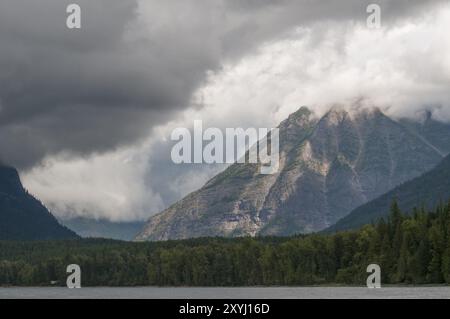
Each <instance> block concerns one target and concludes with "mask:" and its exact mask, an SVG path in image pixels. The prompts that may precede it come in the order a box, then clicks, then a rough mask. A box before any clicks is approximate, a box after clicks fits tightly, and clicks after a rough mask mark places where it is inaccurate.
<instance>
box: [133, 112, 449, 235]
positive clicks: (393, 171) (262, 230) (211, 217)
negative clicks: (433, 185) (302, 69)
mask: <svg viewBox="0 0 450 319" xmlns="http://www.w3.org/2000/svg"><path fill="white" fill-rule="evenodd" d="M279 128H280V170H279V171H278V173H277V174H274V175H259V174H258V166H257V165H251V164H234V165H232V166H230V167H229V168H228V169H226V170H225V171H224V172H222V173H221V174H219V175H217V176H216V177H214V178H213V179H212V180H210V181H209V182H208V183H206V185H205V186H204V187H202V188H201V189H200V190H198V191H196V192H194V193H191V194H189V195H188V196H186V197H185V198H184V199H182V200H181V201H179V202H177V203H175V204H174V205H172V206H171V207H169V208H168V209H166V210H165V211H163V212H162V213H160V214H158V215H156V216H153V217H152V218H150V220H149V221H148V223H147V225H146V226H145V227H144V229H143V230H142V232H141V233H140V234H139V235H138V236H137V238H136V239H137V240H166V239H182V238H189V237H201V236H248V235H250V236H255V235H290V234H294V233H309V232H314V231H319V230H322V229H325V228H327V227H328V226H330V225H332V224H334V223H335V222H337V221H338V220H339V219H341V218H342V217H344V216H346V215H347V214H348V213H350V212H351V211H352V210H353V209H355V208H356V207H358V206H360V205H362V204H363V203H366V202H368V201H370V200H372V199H374V198H376V197H378V196H380V195H381V194H383V193H385V192H386V191H388V190H390V189H392V188H393V187H395V186H397V185H399V184H401V183H403V182H405V181H407V180H409V179H411V178H414V177H416V176H419V175H420V174H422V173H423V172H426V171H428V170H429V169H431V168H432V167H434V166H435V165H436V164H437V163H438V162H439V161H440V160H441V159H442V158H443V154H444V153H446V149H443V148H442V146H441V145H434V144H433V143H434V142H433V141H432V140H430V139H428V138H425V137H424V136H422V135H420V132H419V131H418V130H414V129H412V128H410V127H407V126H405V125H403V124H402V123H400V122H397V121H394V120H392V119H390V118H389V117H387V116H386V115H384V114H383V113H382V112H381V111H380V110H379V109H376V108H374V109H370V110H364V111H360V112H357V113H352V112H347V111H345V110H344V109H341V108H333V109H332V110H330V111H329V112H328V113H327V114H325V116H323V117H322V118H320V119H317V118H315V117H314V115H313V114H312V113H311V112H310V111H309V110H308V109H307V108H304V107H303V108H301V109H300V110H299V111H297V112H296V113H294V114H292V115H290V116H289V118H288V119H286V120H285V121H283V122H282V123H281V124H280V126H279ZM444 142H445V141H444ZM444 144H445V146H446V147H447V146H448V147H450V141H448V143H447V144H446V143H444Z"/></svg>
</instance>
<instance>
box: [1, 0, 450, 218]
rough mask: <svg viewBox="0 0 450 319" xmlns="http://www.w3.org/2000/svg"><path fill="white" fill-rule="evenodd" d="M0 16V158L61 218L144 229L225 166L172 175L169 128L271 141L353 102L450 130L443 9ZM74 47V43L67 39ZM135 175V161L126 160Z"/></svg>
mask: <svg viewBox="0 0 450 319" xmlns="http://www.w3.org/2000/svg"><path fill="white" fill-rule="evenodd" d="M78 2H79V4H80V6H81V8H82V12H86V16H85V17H84V20H83V24H82V26H83V27H82V30H79V31H81V32H78V31H74V32H72V31H69V30H67V29H65V14H62V15H61V12H62V13H65V7H66V5H67V4H68V3H69V2H66V1H54V0H44V1H40V2H39V3H36V2H35V1H31V0H30V1H28V0H27V1H24V0H22V1H20V0H19V1H17V0H16V1H12V0H6V1H2V3H1V4H0V41H1V46H0V70H1V71H2V72H0V158H2V159H4V160H5V161H6V162H9V163H10V164H12V165H15V166H17V167H19V168H20V169H21V170H22V176H23V179H24V181H25V184H26V186H27V187H28V188H29V189H30V190H31V192H32V193H34V194H36V195H37V196H38V197H39V198H41V199H42V200H43V201H44V202H45V203H46V204H47V205H49V206H50V207H51V208H52V209H53V211H54V212H55V214H57V215H59V216H76V215H83V216H90V217H96V218H109V219H112V220H133V219H143V218H146V217H148V216H149V215H150V214H153V213H156V212H157V211H159V210H161V209H162V208H163V207H165V206H167V205H169V204H170V203H172V202H173V201H175V200H177V199H179V198H180V197H182V196H183V195H185V194H186V193H188V192H190V191H192V190H194V189H195V188H197V187H199V186H200V185H202V183H204V182H205V181H206V180H207V179H208V178H209V177H211V176H212V175H213V174H214V173H215V172H217V171H218V170H220V169H223V168H224V167H223V166H216V167H209V166H207V167H202V166H190V165H187V166H183V165H182V166H180V165H175V164H173V163H171V162H170V146H171V143H170V142H169V141H167V140H165V139H168V138H169V136H170V132H171V129H172V128H174V127H179V126H185V127H190V126H191V125H192V123H193V120H194V119H201V120H203V122H204V123H206V124H205V125H208V126H213V127H219V128H225V127H273V126H274V125H277V124H278V123H279V122H280V121H281V120H283V119H284V118H285V117H286V116H287V115H288V114H289V113H291V112H293V111H295V110H296V109H297V108H298V107H299V106H301V105H308V106H310V107H311V108H313V109H314V110H315V111H316V112H317V113H319V114H320V113H322V112H324V110H326V109H327V108H328V107H329V106H330V105H332V104H336V103H340V104H351V103H352V102H353V101H355V100H360V99H362V98H363V99H364V101H365V103H367V104H369V105H377V106H380V107H382V108H383V109H384V110H385V111H386V112H387V113H389V114H391V115H394V116H416V115H417V114H418V113H420V112H421V111H422V110H424V109H433V111H434V117H435V118H437V119H441V120H448V119H450V108H449V101H450V92H449V90H448V87H450V41H449V40H448V36H447V34H446V31H447V30H448V29H449V27H450V25H449V22H448V21H450V7H449V5H448V2H446V1H427V2H424V1H406V0H405V1H379V4H380V5H381V7H382V28H381V29H380V30H373V29H367V27H366V25H365V19H366V17H367V13H366V11H365V9H366V6H367V4H368V3H370V2H369V1H367V2H365V1H356V0H349V1H318V2H314V3H312V2H311V1H288V0H283V1H269V0H267V1H238V0H231V1H222V0H212V1H197V0H188V1H183V2H180V1H159V0H158V1H157V0H148V1H131V0H129V1H118V0H117V1H115V0H112V1H110V0H108V1H106V0H105V1H103V0H100V1H95V2H93V1H87V0H82V1H81V0H80V1H78ZM77 32H78V33H77ZM130 159H131V160H130Z"/></svg>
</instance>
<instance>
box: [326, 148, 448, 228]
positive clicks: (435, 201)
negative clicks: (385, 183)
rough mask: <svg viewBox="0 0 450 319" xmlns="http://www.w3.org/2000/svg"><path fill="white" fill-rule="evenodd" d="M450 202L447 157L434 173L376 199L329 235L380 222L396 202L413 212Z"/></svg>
mask: <svg viewBox="0 0 450 319" xmlns="http://www.w3.org/2000/svg"><path fill="white" fill-rule="evenodd" d="M449 199H450V156H447V157H446V158H445V159H444V160H443V161H442V162H441V163H440V164H439V165H437V166H436V167H435V168H434V169H432V170H431V171H429V172H427V173H425V174H423V175H421V176H420V177H416V178H415V179H413V180H411V181H409V182H406V183H404V184H402V185H400V186H398V187H396V188H394V189H393V190H391V191H389V192H387V193H386V194H384V195H382V196H380V197H378V198H377V199H375V200H372V201H370V202H368V203H366V204H364V205H362V206H360V207H358V208H357V209H355V210H354V211H352V212H351V213H350V214H349V215H347V216H346V217H344V218H342V219H341V220H339V221H338V222H337V223H336V224H335V225H332V226H331V227H329V228H328V229H327V230H325V232H335V231H341V230H348V229H354V228H358V227H360V226H362V225H365V224H370V223H372V222H376V221H377V220H379V219H381V218H383V217H384V218H386V217H387V216H388V215H389V208H390V206H391V204H392V202H393V201H394V200H396V201H397V203H398V205H399V207H400V209H401V210H402V211H404V212H407V213H411V212H412V211H413V209H414V208H419V209H420V208H422V207H423V208H425V209H427V210H430V209H434V208H435V206H437V205H439V204H440V203H441V202H443V203H445V202H447V201H448V200H449Z"/></svg>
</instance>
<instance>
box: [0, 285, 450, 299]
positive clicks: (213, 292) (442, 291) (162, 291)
mask: <svg viewBox="0 0 450 319" xmlns="http://www.w3.org/2000/svg"><path fill="white" fill-rule="evenodd" d="M11 298H13V299H14V298H50V299H51V298H64V299H77V298H87V299H105V298H106V299H109V298H113V299H121V298H125V299H128V298H132V299H311V298H314V299H315V298H320V299H322V298H325V299H353V298H358V299H372V298H373V299H392V298H401V299H405V298H406V299H415V298H439V299H450V287H447V286H440V287H384V288H381V289H369V288H365V287H255V288H248V287H245V288H222V287H218V288H198V287H185V288H176V287H174V288H159V287H132V288H126V287H120V288H115V287H99V288H88V287H86V288H81V289H68V288H60V287H48V288H47V287H44V288H40V287H39V288H22V287H11V288H0V299H11Z"/></svg>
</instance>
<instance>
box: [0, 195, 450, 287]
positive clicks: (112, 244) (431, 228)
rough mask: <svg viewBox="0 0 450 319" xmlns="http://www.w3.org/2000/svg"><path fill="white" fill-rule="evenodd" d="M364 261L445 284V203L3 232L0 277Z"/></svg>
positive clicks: (395, 276) (267, 275)
mask: <svg viewBox="0 0 450 319" xmlns="http://www.w3.org/2000/svg"><path fill="white" fill-rule="evenodd" d="M373 263H375V264H379V265H380V267H381V274H382V283H383V284H445V283H446V284H449V283H450V202H449V203H448V204H441V205H439V206H438V207H437V208H436V209H435V210H434V211H432V212H425V210H424V209H415V210H414V211H413V212H410V214H409V215H405V214H403V213H402V212H401V211H400V209H399V207H398V205H397V203H396V202H394V203H393V204H392V207H391V212H390V216H389V217H388V218H387V219H386V220H383V219H382V220H380V221H379V222H377V223H375V224H371V225H366V226H364V227H363V228H361V229H359V230H355V231H346V232H339V233H336V234H331V235H325V234H311V235H299V236H294V237H287V238H276V237H261V238H235V239H225V238H199V239H191V240H183V241H168V242H146V243H130V242H120V241H112V240H103V239H83V240H68V241H47V242H10V241H2V242H0V285H15V286H31V285H33V286H39V285H45V286H48V285H49V284H50V282H54V283H55V284H57V285H65V282H66V278H67V276H68V274H67V273H66V267H67V265H69V264H78V265H80V267H81V271H82V274H81V277H82V285H83V286H138V285H139V286H148V285H152V286H153V285H154V286H249V285H264V286H271V285H292V286H295V285H317V284H346V285H364V284H365V280H366V278H367V276H368V274H367V273H366V267H367V265H369V264H373Z"/></svg>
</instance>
